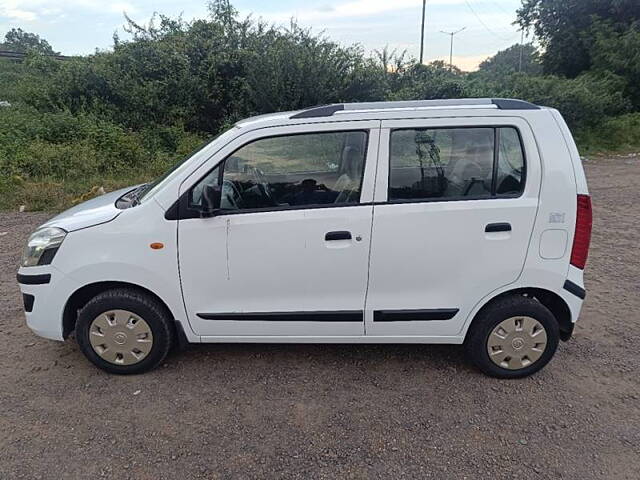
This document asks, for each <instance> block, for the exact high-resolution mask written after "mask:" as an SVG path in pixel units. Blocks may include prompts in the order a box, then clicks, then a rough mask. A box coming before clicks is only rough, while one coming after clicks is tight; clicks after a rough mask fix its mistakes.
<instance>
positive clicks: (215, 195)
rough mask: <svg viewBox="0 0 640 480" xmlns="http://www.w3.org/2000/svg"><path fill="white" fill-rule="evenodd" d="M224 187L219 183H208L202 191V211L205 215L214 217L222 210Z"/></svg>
mask: <svg viewBox="0 0 640 480" xmlns="http://www.w3.org/2000/svg"><path fill="white" fill-rule="evenodd" d="M221 198H222V189H221V188H220V186H219V185H206V186H205V187H204V189H203V191H202V206H201V208H200V212H201V214H202V216H204V217H213V216H214V215H215V214H216V213H217V212H218V211H219V210H220V201H221Z"/></svg>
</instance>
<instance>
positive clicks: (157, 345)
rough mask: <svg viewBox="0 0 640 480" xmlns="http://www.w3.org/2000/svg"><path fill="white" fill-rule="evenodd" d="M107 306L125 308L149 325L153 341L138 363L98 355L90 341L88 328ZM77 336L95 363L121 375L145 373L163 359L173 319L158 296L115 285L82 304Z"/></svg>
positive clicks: (109, 308)
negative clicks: (123, 363)
mask: <svg viewBox="0 0 640 480" xmlns="http://www.w3.org/2000/svg"><path fill="white" fill-rule="evenodd" d="M109 310H128V311H130V312H132V313H134V314H136V315H139V316H140V318H142V319H144V321H145V322H147V324H148V325H149V327H150V328H151V333H152V335H153V344H152V347H151V350H150V351H149V353H148V354H147V356H146V357H144V358H143V359H142V360H141V361H139V362H138V363H135V364H132V365H117V364H115V363H111V362H108V361H106V360H104V359H103V358H101V357H100V356H99V355H98V354H97V353H96V351H95V350H94V349H93V347H92V346H91V343H90V341H89V328H90V326H91V323H92V322H93V320H94V319H95V318H96V317H98V315H100V314H102V313H104V312H107V311H109ZM75 332H76V340H77V342H78V345H79V346H80V350H81V351H82V353H84V355H85V356H86V357H87V358H88V359H89V360H90V361H91V362H92V363H93V364H94V365H96V366H97V367H99V368H101V369H102V370H105V371H107V372H109V373H117V374H121V375H128V374H136V373H144V372H147V371H149V370H152V369H154V368H155V367H157V366H158V365H159V364H160V362H162V361H163V360H164V359H165V357H166V356H167V354H168V353H169V350H170V349H171V346H172V344H173V342H174V338H175V330H174V324H173V320H172V319H171V317H170V315H169V312H167V309H166V308H165V307H164V305H162V304H161V303H160V302H159V301H158V300H157V299H155V298H154V297H152V296H150V295H148V294H145V293H144V292H141V291H138V290H134V289H127V288H116V289H113V290H107V291H105V292H102V293H100V294H98V295H96V296H95V297H94V298H93V299H91V300H89V302H88V303H87V304H86V305H85V306H84V307H82V309H81V310H80V312H79V314H78V321H77V322H76V329H75Z"/></svg>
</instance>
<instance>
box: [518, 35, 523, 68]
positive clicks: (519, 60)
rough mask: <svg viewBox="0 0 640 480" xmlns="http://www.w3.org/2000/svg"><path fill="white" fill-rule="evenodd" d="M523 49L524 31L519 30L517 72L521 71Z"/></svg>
mask: <svg viewBox="0 0 640 480" xmlns="http://www.w3.org/2000/svg"><path fill="white" fill-rule="evenodd" d="M523 48H524V30H520V58H519V59H518V72H521V71H522V49H523Z"/></svg>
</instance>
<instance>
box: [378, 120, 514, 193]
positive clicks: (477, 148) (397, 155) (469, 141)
mask: <svg viewBox="0 0 640 480" xmlns="http://www.w3.org/2000/svg"><path fill="white" fill-rule="evenodd" d="M496 145H498V146H499V147H498V148H496ZM524 169H525V163H524V154H523V151H522V144H521V142H520V137H519V134H518V131H517V130H516V129H515V128H512V127H500V128H494V127H478V128H432V129H426V128H425V129H421V128H412V129H398V130H392V132H391V145H390V168H389V195H388V198H389V200H390V201H412V200H413V201H427V200H441V201H444V200H468V199H484V198H492V197H496V196H513V195H519V194H520V193H521V192H522V189H523V186H524Z"/></svg>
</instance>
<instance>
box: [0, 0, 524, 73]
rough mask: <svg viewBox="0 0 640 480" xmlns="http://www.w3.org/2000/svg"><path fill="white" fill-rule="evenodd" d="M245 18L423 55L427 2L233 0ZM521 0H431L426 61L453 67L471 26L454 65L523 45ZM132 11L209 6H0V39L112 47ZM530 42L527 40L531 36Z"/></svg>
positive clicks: (173, 12) (157, 1) (50, 0)
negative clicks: (29, 36) (11, 34)
mask: <svg viewBox="0 0 640 480" xmlns="http://www.w3.org/2000/svg"><path fill="white" fill-rule="evenodd" d="M232 3H233V5H234V6H235V7H236V9H237V10H238V11H239V12H240V14H241V16H243V17H244V16H247V15H251V16H252V17H254V18H262V19H263V20H265V21H267V22H270V23H275V24H277V25H287V24H288V23H289V21H290V19H291V18H295V19H297V21H298V23H299V24H301V25H302V26H305V27H310V28H311V29H312V31H313V32H316V33H320V32H323V33H324V34H325V35H326V36H328V37H329V38H331V39H332V40H334V41H337V42H339V43H342V44H344V45H351V44H354V43H359V44H361V45H362V47H363V48H364V49H365V51H366V52H367V53H371V52H373V51H374V50H381V49H382V48H384V47H385V46H388V47H389V49H390V50H393V49H396V50H397V51H399V52H400V51H403V50H406V51H407V54H408V55H410V56H413V57H416V58H417V57H418V56H419V51H420V18H421V13H422V0H320V1H313V0H271V1H259V0H232ZM520 3H521V0H427V9H426V26H425V45H424V48H425V54H424V57H425V61H426V62H428V61H432V60H437V59H443V60H446V61H447V62H448V59H449V46H450V43H449V42H450V36H449V35H446V34H444V33H441V31H449V32H450V31H455V30H458V29H461V28H463V27H466V28H465V30H463V31H462V32H460V33H459V34H457V35H455V37H454V52H453V63H454V65H456V66H458V67H459V68H462V69H463V70H467V71H469V70H474V69H476V68H477V66H478V64H479V63H480V62H481V61H482V60H484V59H485V58H487V57H489V56H491V55H493V54H495V53H496V52H497V51H498V50H502V49H504V48H506V47H508V46H510V45H513V44H514V43H518V42H519V41H520V32H519V31H518V29H517V26H515V25H512V23H513V21H514V20H515V18H516V13H515V12H516V9H517V8H518V7H519V5H520ZM123 12H126V13H127V15H129V16H130V17H131V18H132V19H134V20H135V21H136V22H138V23H143V24H146V23H147V22H148V21H149V19H150V18H151V16H152V15H153V13H154V12H160V13H163V14H165V15H169V16H178V15H180V14H182V16H183V18H184V19H185V20H190V19H193V18H204V17H206V16H207V1H206V0H183V1H176V0H123V1H118V0H116V1H109V0H0V40H1V39H2V38H3V37H4V34H5V33H6V32H7V31H8V30H9V29H11V28H13V27H20V28H22V29H23V30H26V31H29V32H33V33H37V34H38V35H40V36H41V37H43V38H45V39H46V40H47V41H49V43H50V44H51V45H52V46H53V48H54V49H55V50H57V51H60V52H61V53H62V54H65V55H76V54H88V53H93V52H94V51H95V50H96V49H100V50H105V49H109V48H110V47H111V45H112V43H113V34H114V32H117V33H118V35H119V36H120V38H121V39H125V38H126V37H127V34H126V33H125V32H124V31H123V29H122V26H123V25H124V23H125V21H124V15H123ZM525 38H526V37H525Z"/></svg>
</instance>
